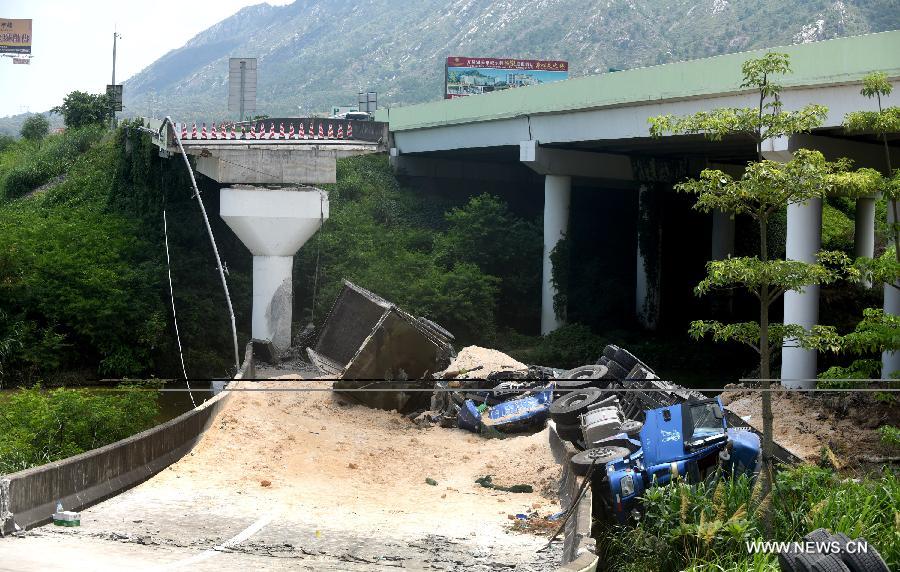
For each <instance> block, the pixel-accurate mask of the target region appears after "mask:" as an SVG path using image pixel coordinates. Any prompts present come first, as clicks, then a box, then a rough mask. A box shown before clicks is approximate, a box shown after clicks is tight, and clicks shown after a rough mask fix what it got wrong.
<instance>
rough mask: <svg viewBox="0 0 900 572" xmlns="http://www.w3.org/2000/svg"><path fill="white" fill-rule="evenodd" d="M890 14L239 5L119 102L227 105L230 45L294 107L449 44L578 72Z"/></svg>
mask: <svg viewBox="0 0 900 572" xmlns="http://www.w3.org/2000/svg"><path fill="white" fill-rule="evenodd" d="M897 28H900V0H794V1H793V2H784V1H782V0H758V1H754V2H742V1H737V0H515V1H513V0H417V1H416V2H396V1H393V0H297V1H296V2H294V3H293V4H290V5H286V6H270V5H268V4H258V5H255V6H249V7H247V8H244V9H242V10H240V11H239V12H237V13H236V14H234V15H233V16H231V17H229V18H226V19H225V20H223V21H221V22H219V23H218V24H216V25H215V26H212V27H211V28H209V29H207V30H205V31H203V32H202V33H200V34H198V35H197V36H195V37H194V38H192V39H191V40H190V41H189V42H188V43H187V44H185V45H184V46H182V47H179V48H176V49H173V50H172V51H170V52H169V53H167V54H166V55H164V56H163V57H161V58H160V59H159V60H157V61H156V62H154V63H153V64H151V65H150V66H148V67H147V68H146V69H144V70H143V71H141V72H140V73H138V74H137V75H135V76H134V77H132V78H130V79H129V80H128V81H126V82H125V105H126V114H130V115H160V114H162V111H161V110H165V111H166V112H168V113H170V114H171V115H173V116H174V117H176V118H178V119H183V120H189V121H190V120H207V121H209V120H212V119H218V118H225V117H228V114H227V111H226V109H227V107H226V94H227V65H228V63H227V60H228V58H229V57H234V56H239V57H254V56H255V57H257V58H259V92H258V106H257V108H258V112H259V113H266V114H269V115H284V114H291V115H296V114H298V113H302V114H307V113H311V112H313V111H321V110H324V109H328V108H330V106H331V105H341V104H344V105H346V104H349V103H355V101H356V93H357V92H358V91H360V90H375V91H377V92H378V94H379V104H380V105H381V106H382V107H383V106H385V105H404V104H410V103H418V102H422V101H428V100H434V99H438V98H440V97H441V96H442V89H443V72H444V68H443V62H444V61H445V58H446V57H447V56H449V55H468V56H487V57H513V58H533V59H565V60H568V61H569V62H570V75H571V76H579V75H585V74H595V73H602V72H605V71H607V70H609V69H610V68H616V69H626V68H633V67H639V66H646V65H653V64H660V63H666V62H672V61H679V60H685V59H692V58H698V57H705V56H711V55H716V54H721V53H727V52H735V51H743V50H749V49H754V48H761V47H771V46H779V45H786V44H792V43H798V42H809V41H816V40H823V39H829V38H834V37H839V36H848V35H857V34H865V33H870V32H879V31H885V30H891V29H897ZM98 87H102V86H98ZM298 107H299V109H298ZM20 123H21V120H16V118H15V117H11V118H5V119H2V120H0V132H3V131H7V132H10V131H11V130H12V129H13V128H14V126H17V125H19V124H20Z"/></svg>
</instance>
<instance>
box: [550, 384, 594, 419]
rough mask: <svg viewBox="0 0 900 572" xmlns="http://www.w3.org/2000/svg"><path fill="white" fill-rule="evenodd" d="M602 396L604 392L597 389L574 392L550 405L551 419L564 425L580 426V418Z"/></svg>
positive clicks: (591, 388) (590, 388)
mask: <svg viewBox="0 0 900 572" xmlns="http://www.w3.org/2000/svg"><path fill="white" fill-rule="evenodd" d="M602 395H603V392H601V391H600V390H599V389H597V388H595V387H589V388H587V389H583V390H580V391H573V392H571V393H569V394H568V395H564V396H563V397H560V398H559V399H557V400H555V401H554V402H553V403H551V404H550V417H551V418H552V419H553V420H554V421H556V422H557V423H562V424H563V425H579V424H580V420H579V419H578V417H579V416H580V415H581V414H582V413H583V412H584V411H586V410H587V408H588V405H590V404H592V403H594V402H596V401H598V400H599V399H600V397H601V396H602Z"/></svg>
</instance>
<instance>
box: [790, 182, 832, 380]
mask: <svg viewBox="0 0 900 572" xmlns="http://www.w3.org/2000/svg"><path fill="white" fill-rule="evenodd" d="M786 247H787V248H786V250H787V258H788V259H790V260H802V261H804V262H815V260H816V253H817V252H818V251H819V250H820V249H821V247H822V200H821V199H811V200H810V201H809V202H807V203H805V204H793V205H789V206H788V211H787V245H786ZM818 320H819V287H818V286H808V287H806V288H805V289H804V292H803V293H802V294H801V293H799V292H796V291H793V290H792V291H789V292H785V294H784V323H785V324H799V325H801V326H803V327H804V328H807V329H809V328H811V327H812V326H813V325H815V324H816V323H817V322H818ZM815 377H816V352H815V350H807V349H802V348H799V347H797V344H796V340H792V339H790V338H787V339H785V340H784V343H783V346H782V359H781V379H782V385H784V386H785V387H790V388H804V389H809V388H813V387H815V381H814V379H815ZM796 380H813V381H796Z"/></svg>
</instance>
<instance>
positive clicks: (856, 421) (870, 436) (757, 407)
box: [722, 392, 900, 468]
mask: <svg viewBox="0 0 900 572" xmlns="http://www.w3.org/2000/svg"><path fill="white" fill-rule="evenodd" d="M722 398H723V400H724V402H725V403H726V404H727V408H728V409H730V410H731V411H734V412H735V413H737V414H738V415H739V416H741V417H742V418H743V419H744V420H745V421H747V422H748V423H749V424H750V425H752V426H753V427H754V428H756V429H758V430H762V399H761V397H760V394H759V393H749V392H726V393H723V394H722ZM898 409H900V408H897V407H894V408H890V407H887V406H882V405H880V404H878V403H877V402H875V401H874V399H872V398H871V396H870V395H850V396H845V397H836V398H831V397H821V396H812V395H806V394H803V393H797V392H790V393H789V392H783V393H777V392H776V393H773V394H772V412H773V414H774V417H775V418H774V431H775V433H774V438H775V441H777V442H778V443H779V444H780V445H782V446H783V447H785V448H786V449H788V450H789V451H791V452H792V453H794V454H795V455H797V456H798V457H800V458H802V459H803V460H804V461H808V462H813V463H814V462H818V461H819V460H820V458H821V455H822V448H823V447H825V446H828V447H829V448H830V449H831V450H832V451H833V452H834V453H835V454H836V455H837V459H838V462H839V463H840V464H841V465H842V466H841V467H839V468H845V467H846V468H850V467H854V466H864V465H865V464H866V463H875V464H877V463H879V462H881V460H882V459H883V458H884V456H885V453H886V451H885V447H884V445H882V444H881V441H880V436H879V433H878V431H877V428H878V427H879V426H881V425H883V424H885V423H888V424H896V423H897V421H898V419H897V417H898V416H900V411H898Z"/></svg>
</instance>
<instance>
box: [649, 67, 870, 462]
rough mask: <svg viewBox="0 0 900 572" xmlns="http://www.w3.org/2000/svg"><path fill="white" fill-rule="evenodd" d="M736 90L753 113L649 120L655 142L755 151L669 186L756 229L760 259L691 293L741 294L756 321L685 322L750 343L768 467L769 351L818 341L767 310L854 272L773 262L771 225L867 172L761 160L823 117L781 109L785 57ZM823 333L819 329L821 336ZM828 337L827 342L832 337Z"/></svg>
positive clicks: (734, 266)
mask: <svg viewBox="0 0 900 572" xmlns="http://www.w3.org/2000/svg"><path fill="white" fill-rule="evenodd" d="M742 72H743V80H744V81H743V83H742V84H741V87H744V88H751V89H753V90H754V91H756V93H757V94H758V102H759V103H758V105H757V106H756V107H755V108H721V109H715V110H713V111H704V112H699V113H695V114H693V115H689V116H684V117H673V116H670V115H669V116H661V117H656V118H652V119H651V120H650V124H651V127H650V131H651V134H652V135H654V136H661V135H663V134H703V135H705V136H706V137H708V138H709V139H712V140H721V139H722V138H724V137H726V136H741V135H742V136H745V137H750V138H751V139H752V140H753V141H754V143H755V146H756V161H753V162H750V163H748V165H747V167H746V169H745V171H744V174H743V175H742V176H741V177H739V178H734V177H732V176H730V175H728V174H726V173H724V172H722V171H719V170H715V169H706V170H704V171H703V172H702V173H701V174H700V177H699V178H698V179H694V180H688V181H685V182H683V183H681V184H678V185H676V186H675V188H676V190H678V191H681V192H687V193H692V194H695V195H696V196H697V201H696V204H695V205H694V208H696V209H697V210H700V211H704V212H711V211H713V210H720V211H723V212H726V213H729V214H731V215H732V216H736V215H744V216H749V217H751V218H752V219H753V220H754V221H755V222H756V224H757V227H758V229H759V253H758V254H757V255H756V256H752V257H734V258H727V259H725V260H718V261H712V262H709V263H708V264H707V277H706V278H705V279H704V280H703V281H701V282H700V283H699V284H698V285H697V287H696V289H695V291H696V292H697V294H698V295H703V294H706V293H708V292H710V291H712V290H716V289H735V288H742V289H744V290H746V291H748V292H750V293H751V294H753V295H754V296H755V297H756V298H757V299H758V300H759V321H758V322H741V323H730V324H727V323H722V322H719V321H706V320H699V321H695V322H693V323H692V324H691V328H690V333H691V335H692V336H694V337H695V338H699V337H702V336H705V335H710V336H712V338H713V339H714V340H716V341H733V342H740V343H743V344H746V345H749V346H750V347H752V348H753V349H754V350H756V351H757V352H758V354H759V379H760V387H761V389H762V390H763V393H762V420H763V458H764V460H765V462H766V464H769V463H771V459H772V450H773V439H772V421H773V419H772V398H771V393H770V391H769V390H770V387H771V383H770V379H771V377H772V376H771V361H772V354H773V352H774V351H775V350H776V349H777V348H778V347H780V346H781V344H782V340H783V339H785V338H789V339H795V340H797V343H799V344H801V345H802V344H803V343H804V339H805V338H806V337H808V336H810V335H811V334H815V335H818V339H819V340H821V339H824V338H825V336H822V335H820V334H821V333H822V332H820V329H821V328H819V327H816V328H814V330H813V332H807V331H806V330H804V329H803V328H802V327H801V326H798V325H794V324H777V323H772V322H771V320H770V319H769V310H770V307H771V306H772V304H773V303H775V302H776V301H778V299H779V298H780V297H781V296H782V295H783V294H784V293H785V292H786V291H788V290H794V291H803V289H804V288H805V287H808V286H811V285H818V284H828V283H831V282H833V281H835V280H837V279H838V278H840V277H841V276H842V275H844V274H845V273H847V272H849V273H853V272H854V271H855V269H854V268H852V267H851V266H850V259H849V258H848V257H847V256H846V255H844V254H842V253H828V252H820V253H819V257H818V261H817V262H816V263H806V262H802V261H798V260H772V259H770V256H769V247H768V240H767V238H768V233H769V224H770V219H771V217H772V216H773V215H775V214H776V213H780V212H782V211H784V210H785V209H786V208H787V207H788V206H789V205H793V204H802V203H806V202H808V201H810V200H812V199H816V198H821V197H824V196H825V195H827V194H829V193H832V192H837V191H838V190H845V189H846V188H847V187H848V186H849V185H851V184H856V185H858V186H862V187H865V188H868V187H869V185H870V183H871V181H870V179H871V177H870V173H867V172H866V173H853V172H851V171H850V164H849V162H848V161H838V162H829V161H826V160H825V158H824V157H823V156H822V154H821V153H819V152H818V151H810V150H806V149H800V150H797V151H796V152H795V153H794V154H793V157H792V158H791V159H790V160H789V161H787V162H784V163H781V162H777V161H772V160H766V159H765V158H764V154H763V143H764V142H765V141H767V140H770V139H776V138H779V137H787V136H790V135H792V134H796V133H804V132H808V131H810V130H811V129H813V128H815V127H818V126H820V125H821V124H822V123H823V122H824V120H825V116H826V113H827V109H826V108H825V107H823V106H821V105H808V106H806V107H804V108H802V109H800V110H797V111H785V110H784V109H783V107H782V104H781V101H780V98H779V95H780V92H781V86H780V85H778V84H777V83H776V82H775V81H774V78H775V77H776V76H780V75H783V74H786V73H788V72H790V65H789V60H788V56H787V55H786V54H779V53H768V54H766V55H765V56H763V57H762V58H759V59H751V60H748V61H747V62H745V63H744V65H743V67H742ZM829 332H830V330H828V329H824V333H826V334H828V333H829ZM831 337H832V339H833V336H831Z"/></svg>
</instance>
